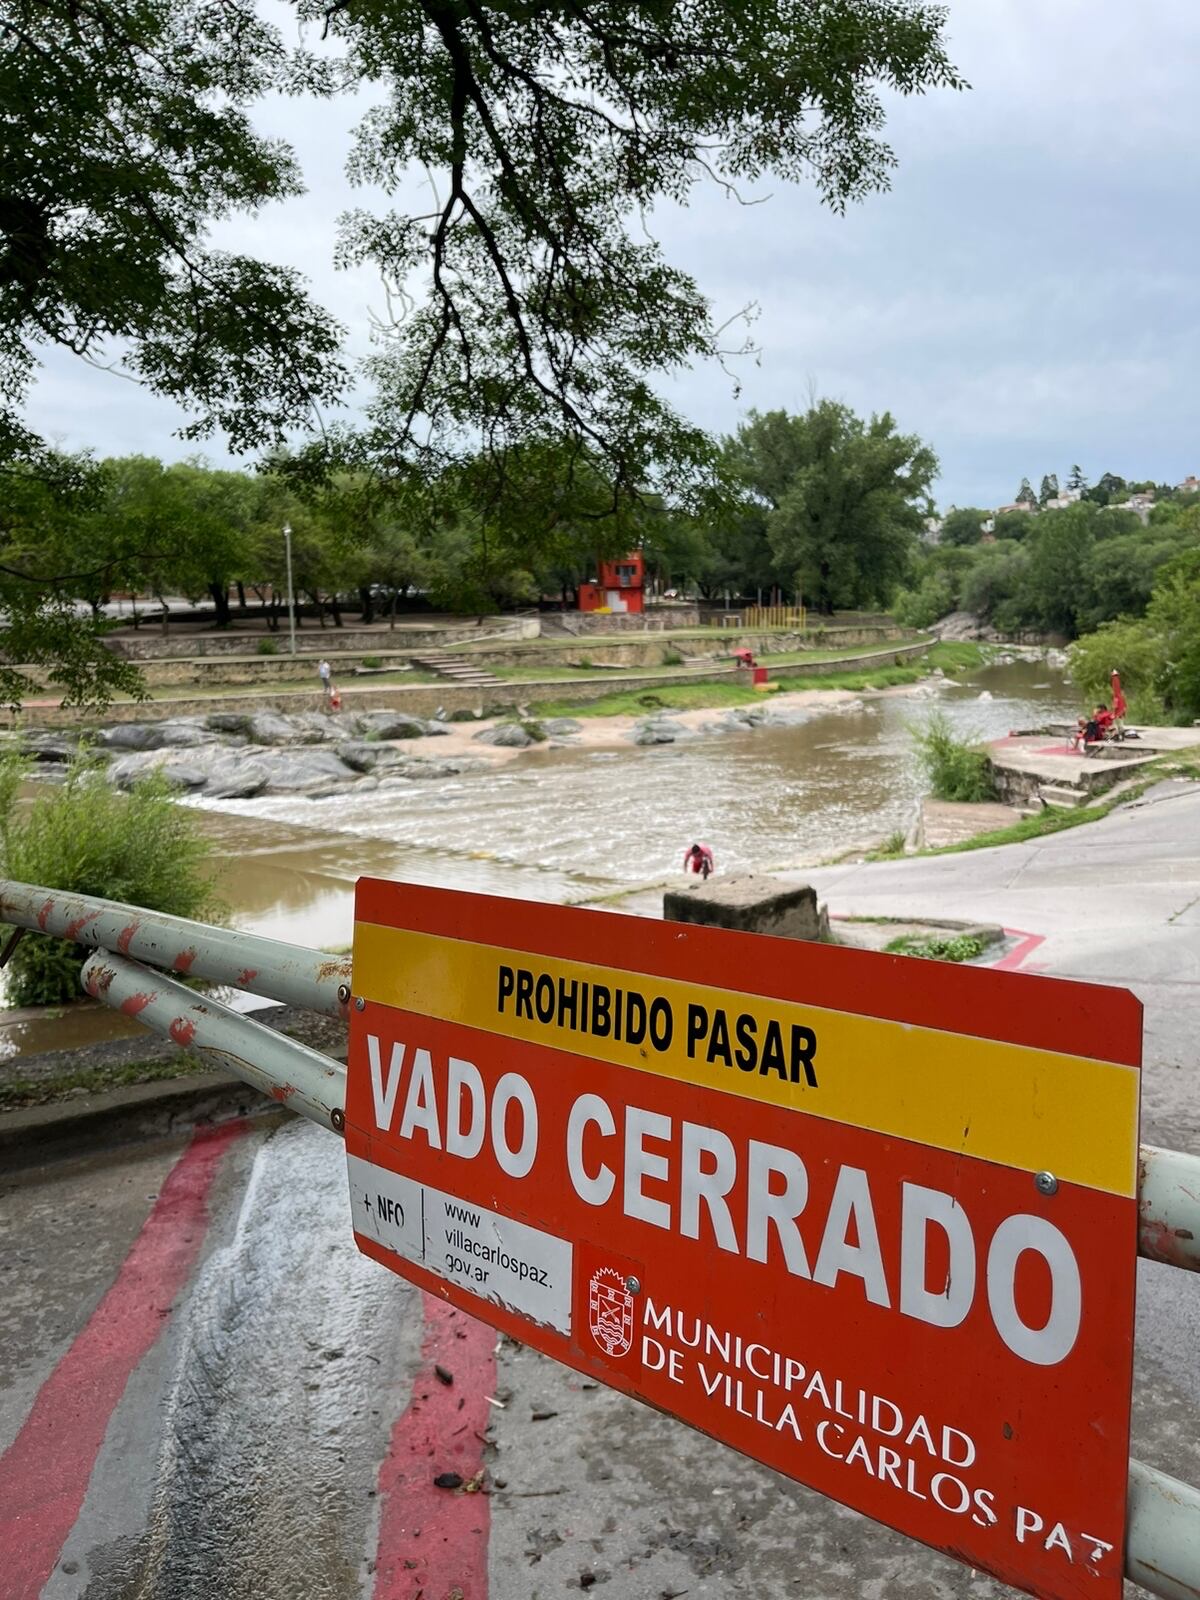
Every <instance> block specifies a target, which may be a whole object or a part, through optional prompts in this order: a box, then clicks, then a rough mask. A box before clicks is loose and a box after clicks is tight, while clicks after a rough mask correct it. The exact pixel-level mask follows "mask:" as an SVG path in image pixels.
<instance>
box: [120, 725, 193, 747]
mask: <svg viewBox="0 0 1200 1600" xmlns="http://www.w3.org/2000/svg"><path fill="white" fill-rule="evenodd" d="M99 742H100V744H101V745H102V746H103V747H104V748H105V749H106V750H169V749H176V750H178V749H190V748H194V747H195V746H197V745H202V744H204V743H205V736H204V732H203V730H202V729H201V728H200V727H198V726H197V724H196V723H195V722H182V721H180V722H118V723H116V724H115V725H114V726H113V727H111V728H102V729H101V730H100V737H99Z"/></svg>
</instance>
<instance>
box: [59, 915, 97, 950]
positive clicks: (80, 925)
mask: <svg viewBox="0 0 1200 1600" xmlns="http://www.w3.org/2000/svg"><path fill="white" fill-rule="evenodd" d="M99 915H100V913H99V912H98V911H88V912H86V913H85V914H84V915H83V916H82V917H74V918H73V919H72V920H71V921H70V922H68V923H67V932H66V937H67V938H68V939H70V940H71V942H72V943H74V942H75V940H76V939H78V937H79V935H80V934H81V933H82V932H83V930H84V929H85V928H86V927H87V925H88V923H89V922H95V920H96V918H97V917H98V916H99Z"/></svg>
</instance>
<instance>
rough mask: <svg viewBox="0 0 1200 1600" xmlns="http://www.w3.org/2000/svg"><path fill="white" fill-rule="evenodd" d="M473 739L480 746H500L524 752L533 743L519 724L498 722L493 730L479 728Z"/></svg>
mask: <svg viewBox="0 0 1200 1600" xmlns="http://www.w3.org/2000/svg"><path fill="white" fill-rule="evenodd" d="M473 737H474V738H476V739H478V741H479V742H480V744H495V745H500V746H501V747H502V748H503V749H506V750H524V749H525V747H526V746H527V745H531V744H533V743H534V740H533V738H532V737H531V736H530V735H529V734H528V733H526V732H525V729H524V728H523V727H522V726H521V724H520V723H519V722H499V723H497V724H496V726H495V727H494V728H481V729H480V730H479V732H478V733H477V734H475V735H474V736H473Z"/></svg>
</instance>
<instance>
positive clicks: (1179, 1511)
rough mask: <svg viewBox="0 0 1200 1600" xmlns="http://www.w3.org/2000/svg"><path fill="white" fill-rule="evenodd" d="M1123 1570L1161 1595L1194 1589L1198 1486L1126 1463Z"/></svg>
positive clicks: (1186, 1595)
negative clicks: (1125, 1520) (1127, 1476)
mask: <svg viewBox="0 0 1200 1600" xmlns="http://www.w3.org/2000/svg"><path fill="white" fill-rule="evenodd" d="M1125 1576H1126V1577H1127V1578H1128V1579H1129V1580H1130V1582H1131V1583H1140V1584H1141V1586H1142V1588H1143V1589H1148V1590H1149V1591H1150V1593H1151V1594H1156V1595H1161V1596H1162V1600H1196V1597H1197V1595H1200V1489H1193V1488H1192V1486H1191V1484H1188V1483H1180V1482H1179V1480H1178V1479H1177V1478H1169V1477H1168V1476H1167V1474H1166V1473H1165V1472H1158V1471H1157V1470H1156V1469H1155V1468H1154V1467H1148V1466H1146V1464H1145V1463H1144V1462H1142V1461H1131V1462H1130V1463H1129V1527H1128V1532H1127V1534H1126V1537H1125Z"/></svg>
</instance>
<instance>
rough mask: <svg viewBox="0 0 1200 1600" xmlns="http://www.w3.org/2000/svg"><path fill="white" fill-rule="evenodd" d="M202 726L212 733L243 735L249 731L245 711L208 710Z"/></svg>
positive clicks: (248, 719)
mask: <svg viewBox="0 0 1200 1600" xmlns="http://www.w3.org/2000/svg"><path fill="white" fill-rule="evenodd" d="M204 726H205V727H206V728H208V729H210V730H211V732H213V733H232V734H243V735H244V734H247V733H249V731H250V717H249V714H248V713H247V712H245V711H210V712H209V714H208V716H207V717H205V719H204Z"/></svg>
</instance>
